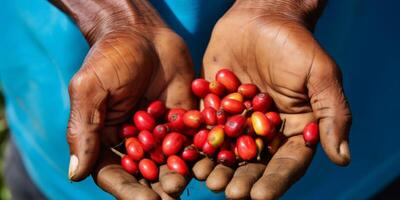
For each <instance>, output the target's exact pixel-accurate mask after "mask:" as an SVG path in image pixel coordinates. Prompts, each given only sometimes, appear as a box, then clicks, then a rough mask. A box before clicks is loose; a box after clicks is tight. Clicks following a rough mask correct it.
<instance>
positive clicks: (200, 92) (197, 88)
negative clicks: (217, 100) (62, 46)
mask: <svg viewBox="0 0 400 200" xmlns="http://www.w3.org/2000/svg"><path fill="white" fill-rule="evenodd" d="M209 85H210V83H209V82H208V81H206V80H204V79H202V78H198V79H196V80H194V81H193V82H192V91H193V93H194V94H195V95H196V96H198V97H201V98H203V97H204V96H206V95H207V94H208V93H210V91H209V89H208V87H209Z"/></svg>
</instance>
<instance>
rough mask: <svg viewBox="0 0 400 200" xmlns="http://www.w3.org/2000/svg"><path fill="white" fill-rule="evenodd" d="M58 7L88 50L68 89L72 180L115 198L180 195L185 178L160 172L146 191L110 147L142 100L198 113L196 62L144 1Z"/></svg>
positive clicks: (173, 173)
mask: <svg viewBox="0 0 400 200" xmlns="http://www.w3.org/2000/svg"><path fill="white" fill-rule="evenodd" d="M58 3H59V4H58V5H59V6H60V7H61V8H63V9H64V10H66V11H67V12H68V13H70V15H71V16H74V18H75V20H76V21H77V22H78V25H79V27H80V28H81V31H82V33H84V35H85V37H86V38H87V40H88V42H89V43H90V45H91V48H90V51H89V53H88V55H87V56H86V58H85V61H84V62H83V65H82V67H81V68H80V70H79V71H78V72H77V73H76V74H75V75H74V77H73V78H72V80H71V82H70V86H69V93H70V99H71V114H70V119H69V123H68V134H67V139H68V143H69V144H70V151H71V158H77V160H78V161H76V159H71V162H70V163H71V164H70V171H69V178H70V179H71V180H73V181H80V180H82V179H84V178H85V177H87V176H88V175H89V174H92V175H93V177H94V180H95V181H96V183H97V184H98V185H99V186H100V187H101V188H102V189H104V190H105V191H107V192H109V193H111V194H112V195H113V196H115V197H116V198H118V199H159V198H160V197H162V198H163V199H172V198H173V196H177V195H179V193H180V192H181V191H182V190H183V189H184V188H185V186H186V183H187V180H186V178H185V177H183V176H181V175H180V174H178V173H175V172H171V171H169V170H168V169H167V168H166V167H165V166H162V167H161V170H160V175H159V182H155V183H151V184H150V185H149V184H148V183H146V182H145V181H144V180H137V179H136V178H135V177H134V176H132V175H130V174H128V173H127V172H125V171H124V170H123V169H122V167H121V166H120V164H119V163H120V158H119V157H118V156H116V155H115V154H112V153H111V151H110V149H109V148H110V147H112V146H115V145H117V144H118V143H119V142H120V138H118V137H119V136H118V134H117V133H118V127H120V126H121V124H122V123H123V122H126V121H127V120H129V119H130V117H131V115H132V113H133V112H134V110H136V109H137V108H138V107H139V106H140V104H142V101H143V100H144V99H146V100H148V101H151V100H155V99H161V100H163V101H164V102H165V103H166V105H167V106H168V107H171V108H173V107H182V108H186V109H190V108H194V107H195V101H194V99H193V96H192V94H191V91H190V88H188V87H187V85H190V83H191V80H193V78H194V72H193V64H192V62H191V58H190V56H189V53H188V50H187V47H186V45H185V44H184V42H183V40H182V39H181V38H180V37H179V36H178V35H176V34H175V33H174V32H173V31H171V30H170V29H169V28H168V27H166V25H165V24H164V22H163V21H162V20H161V18H160V17H159V16H158V14H157V13H156V12H155V11H154V9H153V8H151V6H150V5H149V4H148V3H147V2H146V1H143V2H142V1H135V4H133V3H131V2H123V1H118V3H116V2H111V1H102V2H88V1H86V2H83V3H82V2H81V1H63V2H58ZM60 3H61V4H60ZM99 6H101V7H108V8H110V9H111V10H102V11H101V12H103V14H104V15H105V17H106V18H107V19H108V20H109V21H107V22H104V21H101V20H100V19H99V18H98V16H97V14H98V12H100V11H97V10H95V9H96V8H98V7H99ZM113 6H117V7H113ZM88 8H92V9H94V10H87V9H88ZM72 9H75V10H74V11H75V12H73V11H72ZM80 9H82V10H80ZM92 13H94V14H93V16H94V18H92V17H93V16H92V15H91V14H92ZM143 13H145V15H143ZM108 15H109V16H108ZM96 20H99V21H96ZM94 22H95V23H94ZM73 160H74V162H72V161H73ZM74 163H77V164H74ZM74 166H76V167H74Z"/></svg>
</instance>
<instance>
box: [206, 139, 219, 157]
mask: <svg viewBox="0 0 400 200" xmlns="http://www.w3.org/2000/svg"><path fill="white" fill-rule="evenodd" d="M217 149H218V148H216V147H214V146H213V145H211V144H210V143H208V142H207V141H206V142H204V145H203V148H202V150H203V153H205V154H206V155H207V156H212V155H214V153H215V152H216V151H217Z"/></svg>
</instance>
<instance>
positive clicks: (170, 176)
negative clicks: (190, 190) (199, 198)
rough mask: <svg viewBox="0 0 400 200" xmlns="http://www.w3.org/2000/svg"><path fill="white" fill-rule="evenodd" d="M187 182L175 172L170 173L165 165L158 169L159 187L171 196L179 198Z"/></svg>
mask: <svg viewBox="0 0 400 200" xmlns="http://www.w3.org/2000/svg"><path fill="white" fill-rule="evenodd" d="M186 184H187V180H186V178H185V177H184V176H182V175H181V174H179V173H177V172H173V171H170V170H169V169H168V167H167V166H166V165H163V166H161V168H160V185H161V188H162V189H163V191H164V192H165V193H167V194H169V195H171V196H179V194H180V193H181V192H182V191H183V190H184V189H185V187H186Z"/></svg>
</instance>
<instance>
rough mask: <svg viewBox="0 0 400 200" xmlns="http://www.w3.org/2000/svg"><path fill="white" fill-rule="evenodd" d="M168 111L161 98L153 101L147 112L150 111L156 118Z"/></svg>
mask: <svg viewBox="0 0 400 200" xmlns="http://www.w3.org/2000/svg"><path fill="white" fill-rule="evenodd" d="M166 111H167V108H166V107H165V104H164V102H162V101H161V100H156V101H153V102H151V103H150V104H149V106H148V107H147V113H149V114H150V115H151V116H153V117H154V118H155V119H157V118H160V117H161V116H163V115H164V114H165V112H166Z"/></svg>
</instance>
